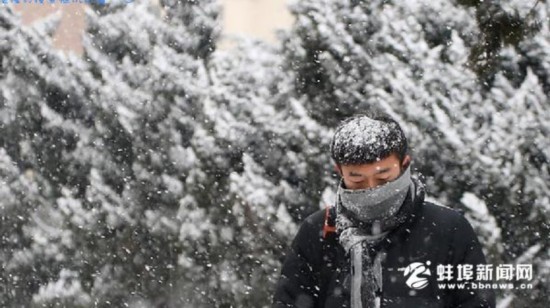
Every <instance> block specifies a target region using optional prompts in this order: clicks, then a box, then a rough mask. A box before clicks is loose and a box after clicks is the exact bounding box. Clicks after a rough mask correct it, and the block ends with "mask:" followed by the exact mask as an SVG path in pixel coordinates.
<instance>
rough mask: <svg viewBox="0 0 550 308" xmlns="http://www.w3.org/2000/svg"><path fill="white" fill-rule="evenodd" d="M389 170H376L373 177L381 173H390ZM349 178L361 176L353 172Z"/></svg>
mask: <svg viewBox="0 0 550 308" xmlns="http://www.w3.org/2000/svg"><path fill="white" fill-rule="evenodd" d="M390 170H391V168H383V169H380V170H377V171H376V172H375V173H374V174H373V175H377V174H381V173H386V172H388V171H390ZM349 176H352V177H356V176H363V174H361V173H355V172H353V171H350V173H349Z"/></svg>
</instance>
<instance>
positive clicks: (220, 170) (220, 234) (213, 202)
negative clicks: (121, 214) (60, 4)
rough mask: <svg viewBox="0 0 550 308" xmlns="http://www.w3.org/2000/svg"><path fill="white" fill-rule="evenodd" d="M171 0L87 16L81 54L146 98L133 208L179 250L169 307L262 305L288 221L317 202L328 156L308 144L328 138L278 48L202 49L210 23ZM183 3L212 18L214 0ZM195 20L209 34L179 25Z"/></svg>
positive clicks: (104, 76) (139, 118) (103, 74)
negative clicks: (299, 95)
mask: <svg viewBox="0 0 550 308" xmlns="http://www.w3.org/2000/svg"><path fill="white" fill-rule="evenodd" d="M186 3H187V2H186ZM164 4H165V6H164V7H163V8H162V9H160V10H159V9H158V7H156V6H154V5H153V6H152V5H150V4H147V3H141V4H136V5H134V6H129V7H128V8H119V9H117V10H114V11H105V10H103V11H101V14H97V15H96V14H95V13H93V12H91V13H90V15H89V18H90V19H89V20H90V22H89V29H88V36H87V38H86V39H85V58H86V59H87V62H88V63H89V66H90V71H92V72H95V73H96V74H97V76H98V78H99V79H100V80H103V82H104V83H106V84H108V83H110V82H112V81H113V80H116V81H117V83H118V82H120V83H125V84H127V85H128V86H130V87H132V88H135V89H136V91H142V92H144V93H147V94H148V95H150V99H151V102H149V103H148V104H150V106H144V107H140V108H141V109H139V111H136V112H135V113H136V117H135V119H134V121H133V122H132V123H139V124H138V125H137V126H135V127H133V131H134V132H133V133H132V135H133V140H132V146H133V149H134V152H135V153H138V154H137V155H135V156H134V164H133V166H132V172H133V173H134V174H135V177H136V179H132V184H131V185H133V186H134V189H133V190H132V193H131V194H132V196H134V198H133V200H136V201H137V203H136V204H135V205H134V206H133V207H134V208H140V209H141V210H140V211H142V212H144V213H145V215H146V218H144V220H146V221H147V224H146V226H144V228H146V229H149V230H152V232H155V233H156V234H159V235H163V236H164V237H165V238H170V239H169V240H168V241H169V243H168V244H160V243H159V244H154V245H153V246H155V245H156V246H155V247H154V249H166V248H167V247H168V248H169V249H172V250H173V251H174V254H173V256H175V257H177V260H176V261H177V262H174V264H172V265H171V269H172V270H171V276H170V277H171V278H170V280H169V281H170V282H169V283H168V285H169V289H170V292H171V293H170V294H171V296H169V297H167V298H166V303H168V304H169V305H193V306H195V307H211V306H213V305H215V306H251V305H261V306H264V305H267V304H268V303H269V300H270V295H271V294H270V293H271V291H272V287H273V284H274V282H275V280H276V278H278V277H277V276H278V264H279V263H278V261H279V259H280V256H281V253H282V251H284V248H285V247H286V245H287V244H288V241H289V239H290V237H291V236H292V230H294V228H295V223H294V220H293V219H292V218H291V217H292V216H293V217H303V215H305V214H307V213H309V212H311V211H312V210H315V209H316V208H318V206H319V191H320V190H322V189H323V188H324V187H325V186H326V181H327V180H326V179H327V177H328V175H327V171H326V168H325V167H326V163H327V162H328V156H327V153H326V152H320V151H319V150H318V149H317V148H315V147H314V146H312V144H313V143H315V144H317V143H318V142H319V140H323V143H324V144H327V143H328V138H327V135H326V132H325V131H324V130H322V129H320V128H319V126H318V125H317V124H316V123H315V122H314V121H311V119H310V118H309V117H308V116H307V112H305V110H304V109H303V107H302V105H301V103H300V102H298V101H296V100H295V99H292V98H291V95H290V91H291V90H292V86H291V82H290V81H291V80H292V78H291V76H290V75H288V74H287V72H283V70H282V69H281V68H280V67H281V63H280V61H281V59H280V57H277V55H276V52H275V51H274V50H272V49H271V48H269V47H267V46H263V45H258V44H252V43H250V44H249V43H244V45H243V46H241V47H239V48H238V49H236V50H234V51H232V52H224V51H220V52H214V54H211V53H205V52H204V50H205V49H204V48H195V47H196V46H203V45H202V44H201V43H197V44H198V45H193V44H191V43H192V42H205V41H208V42H209V43H210V46H211V48H213V46H215V43H216V42H215V40H214V39H215V37H216V35H213V34H212V33H214V34H215V31H214V32H213V30H212V31H209V30H206V31H205V30H204V26H201V27H197V23H185V22H184V23H182V22H181V21H182V20H184V21H186V20H187V19H186V18H183V17H182V16H184V17H185V16H188V14H189V12H187V13H186V12H181V11H177V10H176V13H174V12H172V9H173V7H172V6H170V5H168V4H166V3H164ZM187 4H189V5H190V4H194V5H195V6H194V7H193V6H190V7H192V11H193V12H194V13H193V14H192V16H193V17H194V18H202V19H201V20H203V21H208V20H211V21H213V20H214V19H212V18H207V17H204V16H203V17H201V14H200V13H197V12H211V11H210V10H209V9H208V8H202V5H203V4H204V5H207V4H208V2H206V3H202V2H201V3H200V5H199V3H198V2H194V1H189V3H187ZM187 4H186V5H187ZM208 7H211V6H208ZM178 8H179V9H180V10H181V7H178ZM189 16H191V15H189ZM207 16H214V14H207ZM182 18H183V19H182ZM121 20H131V21H132V22H131V23H130V22H128V23H124V22H120V21H121ZM199 24H201V22H199ZM216 26H217V25H216V24H212V23H209V24H208V27H214V28H213V29H215V27H216ZM134 28H139V29H146V31H134V30H133V29H134ZM199 28H200V29H201V31H202V32H200V31H199V32H198V33H199V34H200V33H206V35H207V37H208V40H205V39H196V40H195V39H185V40H183V37H182V36H181V33H190V32H193V35H197V33H196V32H194V30H193V31H192V30H191V29H199ZM199 36H200V35H199ZM177 39H181V40H182V41H181V42H180V43H177V42H176V43H174V42H175V40H177ZM184 43H185V44H189V45H187V47H185V48H183V47H182V44H184ZM125 44H128V45H125ZM194 46H195V47H194ZM136 55H139V56H136ZM129 109H131V110H135V109H133V108H129ZM307 166H309V167H307ZM311 166H316V167H313V168H311ZM305 179H312V180H310V181H306V180H305ZM289 212H290V213H289ZM289 215H290V216H289ZM174 236H175V237H176V239H174ZM281 245H282V246H281ZM283 246H285V247H283ZM150 249H152V248H150ZM140 253H142V252H140ZM165 258H166V257H165ZM168 259H169V258H168ZM155 264H156V265H155ZM154 266H160V265H158V264H157V263H155V262H152V264H150V267H151V268H154ZM266 277H267V281H268V283H265V282H264V280H266ZM146 278H148V279H154V277H146ZM144 280H146V279H144Z"/></svg>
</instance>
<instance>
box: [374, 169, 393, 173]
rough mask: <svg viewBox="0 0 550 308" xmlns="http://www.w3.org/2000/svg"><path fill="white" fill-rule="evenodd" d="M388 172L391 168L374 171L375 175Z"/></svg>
mask: <svg viewBox="0 0 550 308" xmlns="http://www.w3.org/2000/svg"><path fill="white" fill-rule="evenodd" d="M390 170H391V168H384V169H380V170H378V171H376V173H375V174H380V173H385V172H388V171H390Z"/></svg>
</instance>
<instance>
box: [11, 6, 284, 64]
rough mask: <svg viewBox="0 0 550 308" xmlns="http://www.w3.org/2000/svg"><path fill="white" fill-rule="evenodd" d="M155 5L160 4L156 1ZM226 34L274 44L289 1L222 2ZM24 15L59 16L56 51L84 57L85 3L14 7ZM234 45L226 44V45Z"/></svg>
mask: <svg viewBox="0 0 550 308" xmlns="http://www.w3.org/2000/svg"><path fill="white" fill-rule="evenodd" d="M151 2H152V3H157V4H158V1H156V0H152V1H151ZM220 2H221V6H222V8H221V15H222V22H223V23H222V25H223V27H222V33H223V35H224V36H226V37H229V38H230V37H232V36H235V35H242V36H249V37H252V38H256V39H262V40H266V41H268V42H272V43H274V42H275V41H276V37H275V32H276V31H277V30H281V29H288V28H289V27H290V26H291V25H292V21H293V19H292V15H291V14H290V12H289V10H288V6H287V4H288V2H289V1H287V0H222V1H220ZM13 7H14V9H15V11H16V12H18V13H19V14H21V18H22V21H23V23H24V24H26V25H30V24H32V23H33V22H37V21H40V20H41V19H43V18H47V17H50V15H51V14H59V15H60V16H61V21H60V23H59V26H58V28H57V30H56V31H55V34H54V36H53V44H54V46H55V47H56V48H58V49H60V50H64V51H70V52H73V53H75V54H82V33H83V31H84V26H85V17H84V7H85V4H79V3H70V4H61V3H55V4H43V5H41V4H34V3H33V4H31V3H29V4H26V3H20V4H17V5H14V6H13ZM229 45H230V43H229V42H227V40H226V42H222V47H223V46H229Z"/></svg>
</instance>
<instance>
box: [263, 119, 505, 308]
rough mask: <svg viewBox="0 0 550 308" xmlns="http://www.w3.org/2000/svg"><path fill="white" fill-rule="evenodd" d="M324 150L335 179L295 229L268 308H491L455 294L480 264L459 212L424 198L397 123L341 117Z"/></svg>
mask: <svg viewBox="0 0 550 308" xmlns="http://www.w3.org/2000/svg"><path fill="white" fill-rule="evenodd" d="M330 150H331V156H332V158H333V159H334V161H335V163H336V170H337V171H338V173H339V175H340V176H341V181H340V183H339V185H338V190H337V194H336V195H337V198H336V202H335V205H334V206H331V207H329V208H327V209H325V210H320V211H318V212H316V213H314V214H312V215H311V216H309V217H308V218H307V219H306V220H305V222H304V223H303V224H302V226H301V227H300V229H299V231H298V234H297V235H296V237H295V239H294V241H293V243H292V246H291V249H290V251H289V252H288V254H287V257H286V260H285V262H284V264H283V269H282V274H281V278H280V280H279V282H278V284H277V289H276V292H275V295H274V298H273V307H275V308H279V307H300V308H301V307H327V308H328V307H352V308H359V307H360V308H372V307H494V306H495V299H494V294H493V292H492V291H491V290H488V289H487V288H486V287H485V288H483V289H480V288H479V287H478V288H474V287H472V285H471V284H467V285H465V287H464V288H463V289H459V288H457V287H456V284H458V283H464V282H470V283H471V282H473V283H477V282H478V281H476V280H475V279H477V276H476V268H477V265H479V264H483V265H485V257H484V255H483V252H482V250H481V246H480V244H479V242H478V240H477V238H476V235H475V234H474V231H473V229H472V227H471V226H470V224H469V223H468V222H467V220H466V219H465V218H464V217H463V216H462V215H461V214H459V213H458V212H456V211H454V210H452V209H450V208H446V207H442V206H438V205H435V204H432V203H429V202H427V201H425V200H424V188H423V185H422V184H421V183H420V182H419V181H418V180H416V179H413V178H412V177H411V171H410V163H411V157H410V156H409V155H408V149H407V139H406V137H405V135H404V133H403V131H402V130H401V128H400V126H399V124H398V123H397V122H395V121H394V120H392V119H391V118H388V117H384V116H381V117H374V118H371V117H368V116H363V115H362V116H357V117H353V118H351V119H348V120H347V121H345V122H343V123H342V124H340V125H339V127H338V128H337V129H336V132H335V134H334V137H333V140H332V144H331V149H330ZM459 276H462V277H459ZM485 283H487V281H485ZM442 284H448V285H442ZM453 284H454V285H453ZM451 285H453V286H452V287H451Z"/></svg>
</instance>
